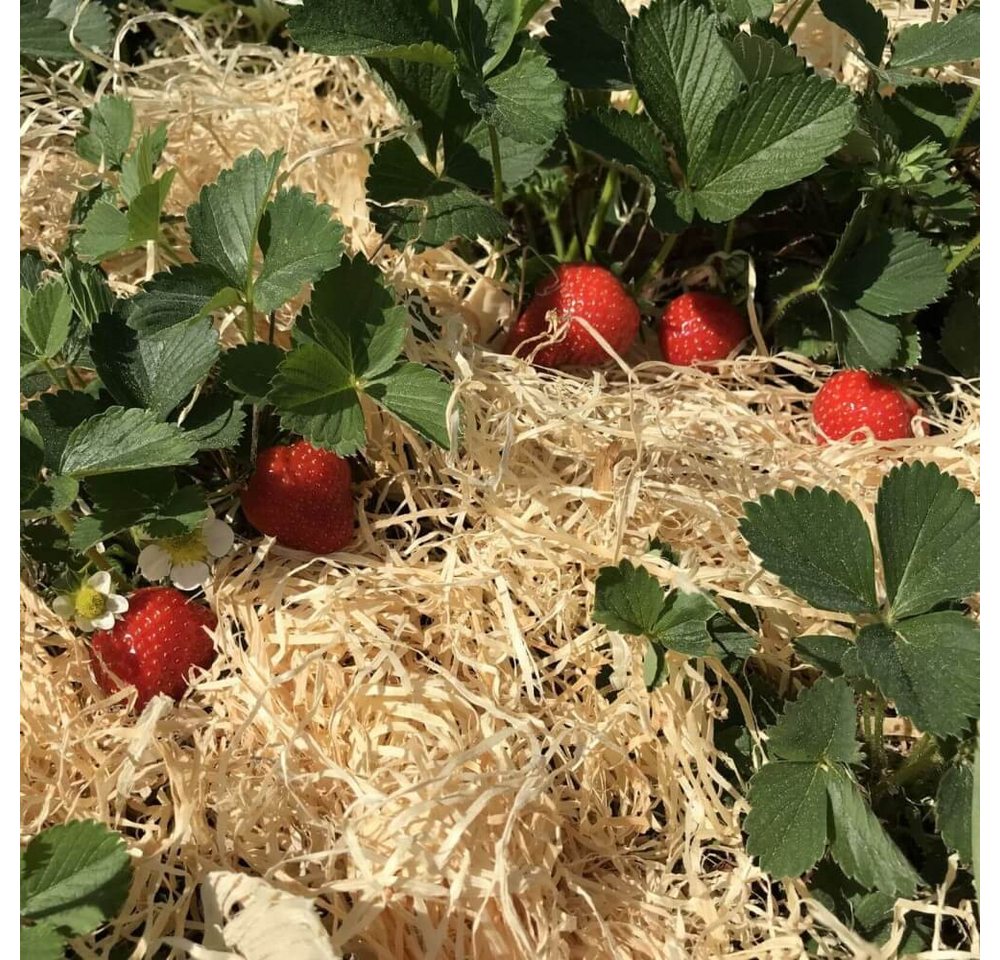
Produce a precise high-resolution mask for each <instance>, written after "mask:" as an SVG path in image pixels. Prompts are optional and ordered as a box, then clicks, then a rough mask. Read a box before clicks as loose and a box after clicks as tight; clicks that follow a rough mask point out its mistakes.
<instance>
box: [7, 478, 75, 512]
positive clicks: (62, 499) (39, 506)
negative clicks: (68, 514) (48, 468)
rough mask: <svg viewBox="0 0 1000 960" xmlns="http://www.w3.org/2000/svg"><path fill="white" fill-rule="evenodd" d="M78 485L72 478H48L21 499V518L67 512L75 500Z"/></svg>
mask: <svg viewBox="0 0 1000 960" xmlns="http://www.w3.org/2000/svg"><path fill="white" fill-rule="evenodd" d="M78 492H79V484H78V483H77V482H76V481H75V480H74V479H73V478H72V477H59V476H52V477H49V478H48V479H47V480H46V481H45V482H44V483H42V484H39V485H38V486H37V487H35V489H34V492H33V493H32V494H31V495H30V497H28V499H27V500H25V499H24V498H23V497H22V502H21V514H22V516H32V517H48V516H52V515H53V514H56V513H60V512H61V511H63V510H68V509H69V508H70V507H71V506H72V505H73V502H74V501H75V500H76V497H77V493H78Z"/></svg>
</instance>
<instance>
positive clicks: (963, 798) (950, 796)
mask: <svg viewBox="0 0 1000 960" xmlns="http://www.w3.org/2000/svg"><path fill="white" fill-rule="evenodd" d="M974 781H975V777H974V775H973V770H972V767H971V766H969V765H968V764H964V763H954V764H952V765H951V766H949V767H948V769H947V770H945V772H944V775H943V776H942V777H941V782H940V783H939V784H938V791H937V800H936V801H935V804H934V808H935V815H936V817H937V827H938V831H939V832H940V834H941V839H942V840H944V842H945V843H946V844H948V847H949V848H950V849H952V850H954V851H955V852H956V853H957V854H958V855H959V857H960V858H961V860H962V863H964V864H966V865H971V863H972V812H973V809H974V808H975V806H976V805H977V802H978V798H977V797H976V791H975V782H974Z"/></svg>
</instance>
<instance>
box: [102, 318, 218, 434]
mask: <svg viewBox="0 0 1000 960" xmlns="http://www.w3.org/2000/svg"><path fill="white" fill-rule="evenodd" d="M91 355H92V356H93V358H94V364H95V366H96V368H97V372H98V374H99V375H100V377H101V380H102V381H103V383H104V385H105V386H106V387H107V389H108V392H109V393H110V394H111V395H112V396H113V397H114V398H115V400H117V401H118V402H119V403H120V404H122V405H123V406H128V407H145V408H146V409H147V410H151V411H152V412H153V413H155V414H156V415H157V417H159V418H160V419H161V420H162V419H164V418H166V416H167V414H168V413H170V411H171V410H173V409H174V407H176V406H177V405H178V404H179V403H180V402H181V401H182V400H183V399H184V398H185V397H186V396H188V395H189V394H190V393H191V391H192V390H193V389H194V388H195V387H196V386H197V385H198V383H200V382H201V380H202V379H203V378H204V377H206V376H207V375H208V372H209V370H211V369H212V366H213V364H214V363H215V361H216V358H217V357H218V356H219V335H218V334H217V333H216V332H215V328H214V327H213V326H212V322H211V321H210V320H208V319H207V318H205V319H201V320H195V321H192V322H190V323H186V324H184V325H176V326H173V327H168V328H166V329H165V330H160V331H157V332H155V333H141V334H140V333H136V331H135V330H132V329H130V328H129V327H128V326H126V324H125V318H124V317H122V316H120V315H118V314H106V315H105V316H104V317H102V318H101V320H100V321H98V323H97V324H96V326H95V327H94V331H93V334H92V336H91Z"/></svg>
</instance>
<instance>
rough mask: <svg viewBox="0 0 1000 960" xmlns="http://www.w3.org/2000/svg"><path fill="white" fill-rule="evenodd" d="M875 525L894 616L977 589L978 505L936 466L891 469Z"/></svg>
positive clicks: (881, 492) (881, 491) (881, 490)
mask: <svg viewBox="0 0 1000 960" xmlns="http://www.w3.org/2000/svg"><path fill="white" fill-rule="evenodd" d="M875 526H876V529H877V530H878V542H879V550H880V552H881V554H882V566H883V568H884V570H885V583H886V592H887V594H888V599H889V602H890V603H891V605H892V615H893V617H895V618H897V619H902V618H903V617H910V616H913V615H914V614H917V613H924V612H926V611H927V610H930V609H931V608H932V607H935V606H937V605H938V604H939V603H941V602H942V601H944V600H962V599H964V598H965V597H967V596H969V595H970V594H973V593H975V592H976V591H977V590H978V589H979V505H978V504H977V503H976V500H975V497H973V495H972V493H971V492H970V491H968V490H964V489H962V488H960V487H959V485H958V481H957V480H956V479H955V478H954V477H952V476H950V475H949V474H946V473H941V471H940V470H939V469H938V467H937V466H935V465H934V464H929V463H909V464H906V465H904V466H900V467H896V468H895V469H893V470H892V472H891V473H890V474H889V475H888V476H887V477H886V478H885V480H883V481H882V485H881V486H880V487H879V492H878V502H877V504H876V506H875Z"/></svg>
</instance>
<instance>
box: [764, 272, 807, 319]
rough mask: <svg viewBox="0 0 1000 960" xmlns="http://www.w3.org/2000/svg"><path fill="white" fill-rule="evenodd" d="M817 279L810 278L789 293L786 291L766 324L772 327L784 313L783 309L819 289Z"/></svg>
mask: <svg viewBox="0 0 1000 960" xmlns="http://www.w3.org/2000/svg"><path fill="white" fill-rule="evenodd" d="M819 285H820V284H819V279H818V278H817V279H816V280H811V281H810V282H809V283H804V284H803V285H802V286H801V287H798V288H796V289H795V290H793V291H792V292H791V293H786V294H785V295H784V296H783V297H782V298H781V299H780V300H779V301H778V303H777V305H776V306H775V308H774V311H773V312H772V313H771V316H770V317H769V318H768V321H767V326H768V327H773V326H774V324H776V323H777V322H778V321H779V320H780V319H781V318H782V317H783V316H784V314H785V311H786V310H787V309H788V308H789V307H790V306H791V305H792V304H793V303H795V301H796V300H801V299H802V298H803V297H807V296H809V294H810V293H815V292H816V291H817V290H819Z"/></svg>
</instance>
